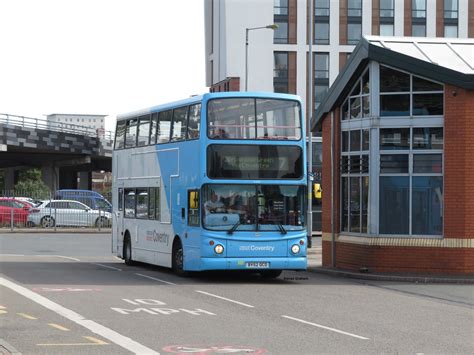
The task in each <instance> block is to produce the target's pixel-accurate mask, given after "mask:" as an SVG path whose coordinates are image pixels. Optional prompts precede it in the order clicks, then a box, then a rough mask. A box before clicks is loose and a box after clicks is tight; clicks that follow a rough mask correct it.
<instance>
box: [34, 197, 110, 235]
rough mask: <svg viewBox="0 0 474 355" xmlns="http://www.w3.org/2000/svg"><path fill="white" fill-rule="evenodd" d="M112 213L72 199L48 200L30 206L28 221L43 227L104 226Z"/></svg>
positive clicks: (107, 224) (108, 224) (108, 223)
mask: <svg viewBox="0 0 474 355" xmlns="http://www.w3.org/2000/svg"><path fill="white" fill-rule="evenodd" d="M111 221H112V214H111V213H110V212H106V211H99V210H93V209H91V208H90V207H88V206H86V205H85V204H83V203H81V202H78V201H73V200H48V201H43V202H42V203H41V204H40V205H38V206H36V207H34V208H32V209H31V210H30V214H29V215H28V222H31V223H30V224H34V225H40V226H42V227H43V228H48V227H54V226H55V225H56V226H73V227H94V226H95V227H99V226H101V227H106V226H110V224H111Z"/></svg>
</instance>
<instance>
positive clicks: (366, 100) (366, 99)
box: [362, 95, 370, 117]
mask: <svg viewBox="0 0 474 355" xmlns="http://www.w3.org/2000/svg"><path fill="white" fill-rule="evenodd" d="M362 116H363V117H368V116H370V95H366V96H362Z"/></svg>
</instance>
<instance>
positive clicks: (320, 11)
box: [314, 0, 329, 16]
mask: <svg viewBox="0 0 474 355" xmlns="http://www.w3.org/2000/svg"><path fill="white" fill-rule="evenodd" d="M314 8H315V9H314V15H315V16H329V0H315V1H314Z"/></svg>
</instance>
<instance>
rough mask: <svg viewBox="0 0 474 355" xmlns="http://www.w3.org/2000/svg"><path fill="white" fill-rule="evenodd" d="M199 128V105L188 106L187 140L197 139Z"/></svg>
mask: <svg viewBox="0 0 474 355" xmlns="http://www.w3.org/2000/svg"><path fill="white" fill-rule="evenodd" d="M200 128H201V104H196V105H191V106H189V119H188V136H187V139H198V138H199V129H200Z"/></svg>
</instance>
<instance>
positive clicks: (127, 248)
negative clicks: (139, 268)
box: [123, 234, 134, 265]
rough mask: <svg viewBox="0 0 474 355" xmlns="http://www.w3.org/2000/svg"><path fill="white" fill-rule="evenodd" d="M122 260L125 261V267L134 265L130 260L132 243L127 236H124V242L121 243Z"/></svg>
mask: <svg viewBox="0 0 474 355" xmlns="http://www.w3.org/2000/svg"><path fill="white" fill-rule="evenodd" d="M123 260H125V264H127V265H133V264H134V262H133V259H132V243H131V241H130V236H129V235H128V234H127V235H126V236H125V240H124V243H123Z"/></svg>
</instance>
